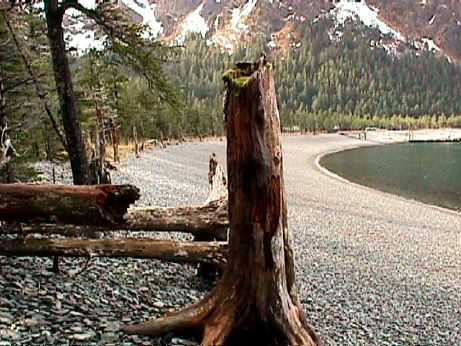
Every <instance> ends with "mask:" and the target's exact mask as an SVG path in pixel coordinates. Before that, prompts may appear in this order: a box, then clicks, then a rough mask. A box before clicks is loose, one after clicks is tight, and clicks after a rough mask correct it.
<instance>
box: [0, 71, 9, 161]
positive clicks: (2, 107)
mask: <svg viewBox="0 0 461 346" xmlns="http://www.w3.org/2000/svg"><path fill="white" fill-rule="evenodd" d="M5 90H6V87H5V78H4V73H3V68H2V67H1V66H0V168H2V167H3V166H4V165H6V164H7V163H8V161H9V160H10V157H9V155H8V150H9V144H8V143H9V141H10V139H9V137H8V131H7V129H8V123H7V117H6V92H5Z"/></svg>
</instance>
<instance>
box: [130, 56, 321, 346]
mask: <svg viewBox="0 0 461 346" xmlns="http://www.w3.org/2000/svg"><path fill="white" fill-rule="evenodd" d="M225 82H226V85H227V95H226V102H225V115H226V131H227V168H228V170H227V171H228V179H229V185H228V190H229V221H230V236H229V257H228V265H227V266H226V270H225V273H224V275H223V277H222V279H221V280H220V281H219V283H218V284H217V286H216V287H215V288H214V289H213V290H212V292H211V293H210V294H209V295H208V296H207V297H206V298H205V299H204V300H202V301H201V302H199V303H197V304H195V305H192V306H191V307H188V308H186V309H185V310H182V311H179V312H176V313H172V314H169V315H167V316H165V317H163V318H160V319H157V320H154V321H150V322H146V323H144V324H141V325H136V326H126V327H123V330H124V331H125V332H127V333H132V334H143V335H152V336H159V335H162V334H166V333H170V332H178V333H195V334H197V335H199V336H201V338H202V345H203V346H217V345H226V346H233V345H269V346H270V345H284V346H285V345H297V346H301V345H303V346H314V345H320V341H319V339H318V337H317V336H316V334H315V333H314V331H313V329H312V328H311V327H310V326H309V325H308V324H307V322H306V320H305V317H304V313H303V310H302V307H301V305H300V303H299V300H298V297H297V294H296V287H295V268H294V257H293V250H292V248H291V245H290V237H289V233H288V226H287V204H286V198H285V189H284V182H283V160H282V147H281V139H280V137H281V134H280V119H279V113H278V109H277V101H276V96H275V86H274V80H273V77H272V72H271V66H270V65H267V64H266V63H265V62H263V61H262V62H260V63H256V64H238V65H237V67H236V68H235V70H232V71H230V72H229V73H227V74H226V75H225Z"/></svg>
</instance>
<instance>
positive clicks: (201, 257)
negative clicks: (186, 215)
mask: <svg viewBox="0 0 461 346" xmlns="http://www.w3.org/2000/svg"><path fill="white" fill-rule="evenodd" d="M226 252H227V243H224V242H182V241H181V242H180V241H164V240H148V239H121V240H95V239H91V240H81V239H51V240H48V239H46V240H44V239H18V240H1V241H0V256H9V257H28V256H35V257H50V256H60V257H132V258H152V259H160V260H164V261H170V262H179V263H211V264H214V265H219V266H224V265H225V263H226Z"/></svg>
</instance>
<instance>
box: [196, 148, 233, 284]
mask: <svg viewBox="0 0 461 346" xmlns="http://www.w3.org/2000/svg"><path fill="white" fill-rule="evenodd" d="M208 184H209V189H208V198H207V200H206V201H205V206H207V205H212V206H213V205H216V206H219V210H221V211H225V212H226V217H227V209H228V207H227V204H228V203H227V180H226V174H225V173H224V169H223V168H222V166H221V165H220V164H219V162H218V159H217V158H216V154H215V153H213V154H212V155H211V156H210V162H209V170H208ZM227 229H228V227H227V226H226V227H223V228H222V229H217V230H216V232H213V233H205V232H201V233H195V234H194V240H195V241H227ZM220 269H221V268H218V267H217V266H215V265H213V264H209V263H201V264H199V266H198V268H197V274H198V276H199V277H201V278H202V279H205V280H212V279H215V278H216V276H218V275H219V274H220V273H221V270H220Z"/></svg>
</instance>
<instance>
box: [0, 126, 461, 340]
mask: <svg viewBox="0 0 461 346" xmlns="http://www.w3.org/2000/svg"><path fill="white" fill-rule="evenodd" d="M403 136H404V134H402V135H401V137H402V138H403ZM397 137H399V136H397ZM397 137H396V138H393V137H392V136H390V137H389V136H387V137H385V138H384V137H383V136H381V137H380V136H378V135H376V137H373V134H370V135H369V136H368V139H369V142H368V143H364V142H362V141H358V140H356V139H354V138H350V137H346V136H340V135H337V134H332V135H320V136H284V139H283V145H284V165H285V184H286V189H287V193H288V206H289V225H290V230H291V234H292V238H293V241H294V247H295V250H296V256H297V278H298V286H299V295H300V298H301V301H302V303H303V306H304V309H305V312H306V314H307V317H308V319H309V320H310V321H311V322H312V324H313V325H314V326H315V327H316V328H317V329H318V330H319V333H320V335H321V336H322V338H323V339H324V341H325V344H326V345H338V346H339V345H379V346H381V345H415V346H416V345H418V346H424V345H427V346H429V345H437V346H452V345H453V346H456V345H461V214H458V213H455V212H451V211H448V210H444V209H441V208H437V207H432V206H429V205H424V204H422V203H419V202H415V201H410V200H405V199H403V198H400V197H397V196H393V195H389V194H386V193H382V192H379V191H375V190H372V189H369V188H365V187H361V186H358V185H356V184H352V183H348V182H345V181H344V180H341V179H338V178H336V177H334V176H333V175H331V174H326V173H325V171H324V170H323V169H321V168H320V167H319V166H318V165H317V158H318V157H319V155H321V154H323V153H327V152H330V151H335V150H341V149H344V148H349V147H353V146H358V145H364V144H375V143H379V142H383V143H384V142H386V143H387V142H394V141H397V140H398V138H397ZM399 138H400V137H399ZM212 152H215V153H216V154H217V156H218V158H219V159H220V160H221V162H224V160H225V142H223V141H218V140H216V141H206V142H203V143H187V144H183V145H177V146H170V147H167V148H166V149H152V150H150V151H146V152H144V153H142V154H141V158H139V159H135V158H134V157H133V156H130V157H129V158H128V159H127V160H126V161H125V162H124V163H122V165H121V166H120V168H119V170H118V171H116V172H113V173H112V177H113V182H114V183H130V184H134V185H136V186H138V187H140V189H141V194H142V198H141V200H140V201H139V203H138V204H139V205H158V206H178V205H188V204H200V203H202V202H204V201H205V199H206V195H207V188H208V183H207V171H208V157H209V155H210V154H211V153H212ZM44 169H45V170H47V169H48V168H46V167H45V166H44ZM58 177H61V174H60V173H58ZM63 179H64V180H66V179H68V178H66V174H63ZM118 236H120V237H122V236H124V235H123V234H119V235H118ZM154 236H155V237H163V238H167V237H170V238H176V239H177V238H184V237H185V236H182V235H175V234H172V235H171V234H161V235H154ZM51 262H52V261H51V260H50V259H38V258H33V259H31V258H20V259H13V258H4V257H0V346H6V345H125V346H129V345H146V346H147V345H194V343H191V342H189V341H186V340H182V339H179V338H177V337H175V336H168V337H167V338H164V339H163V340H158V339H149V338H140V337H136V336H134V337H133V336H126V335H122V334H120V333H119V332H118V324H119V322H122V323H131V322H137V321H142V320H145V319H148V318H153V317H158V316H160V315H162V314H163V313H164V312H166V311H168V310H170V309H176V308H179V307H181V306H184V305H188V304H190V303H192V302H194V301H197V300H198V299H200V298H201V297H202V296H203V295H204V294H205V293H206V292H207V290H209V289H210V286H209V285H207V284H204V283H202V282H200V280H198V279H197V278H196V277H195V268H193V267H192V266H187V265H176V264H167V263H162V262H159V261H143V260H133V259H116V260H115V259H114V260H109V259H93V260H92V261H91V263H90V266H89V268H88V269H87V270H86V271H84V272H83V273H81V274H80V275H77V276H74V275H73V273H76V272H78V271H79V269H80V268H81V267H82V266H83V265H84V262H85V260H84V259H65V260H63V261H62V272H63V273H62V274H60V275H54V274H52V273H49V272H48V271H47V269H48V268H49V267H50V266H51Z"/></svg>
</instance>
